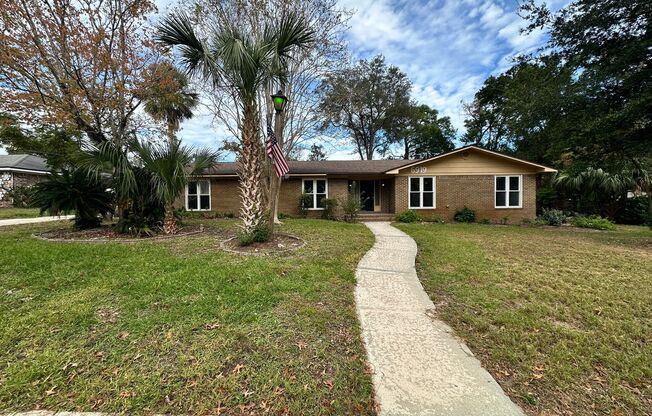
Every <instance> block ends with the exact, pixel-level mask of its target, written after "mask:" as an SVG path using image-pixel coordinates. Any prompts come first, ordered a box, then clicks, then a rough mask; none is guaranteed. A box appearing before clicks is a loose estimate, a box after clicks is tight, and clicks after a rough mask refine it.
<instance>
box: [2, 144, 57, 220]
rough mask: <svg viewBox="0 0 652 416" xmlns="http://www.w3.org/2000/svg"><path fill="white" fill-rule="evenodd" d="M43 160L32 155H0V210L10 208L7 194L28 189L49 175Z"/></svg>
mask: <svg viewBox="0 0 652 416" xmlns="http://www.w3.org/2000/svg"><path fill="white" fill-rule="evenodd" d="M49 172H50V171H49V169H48V165H47V162H46V161H45V159H43V158H40V157H38V156H32V155H0V208H8V207H12V206H13V203H14V201H13V200H12V198H11V197H10V196H9V195H8V192H11V191H12V190H14V189H16V188H22V187H29V186H32V185H34V184H35V183H37V182H39V181H40V180H41V179H43V178H44V176H45V175H47V174H48V173H49Z"/></svg>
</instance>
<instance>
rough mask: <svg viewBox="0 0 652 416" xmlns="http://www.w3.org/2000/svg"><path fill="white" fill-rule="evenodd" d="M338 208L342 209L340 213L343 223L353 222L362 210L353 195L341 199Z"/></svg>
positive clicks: (358, 200)
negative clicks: (342, 213) (342, 214)
mask: <svg viewBox="0 0 652 416" xmlns="http://www.w3.org/2000/svg"><path fill="white" fill-rule="evenodd" d="M340 206H341V207H342V211H344V221H347V222H355V221H356V219H357V218H358V214H359V213H360V210H361V209H362V204H361V203H360V198H356V197H355V196H354V195H349V196H348V197H346V198H344V199H341V200H340Z"/></svg>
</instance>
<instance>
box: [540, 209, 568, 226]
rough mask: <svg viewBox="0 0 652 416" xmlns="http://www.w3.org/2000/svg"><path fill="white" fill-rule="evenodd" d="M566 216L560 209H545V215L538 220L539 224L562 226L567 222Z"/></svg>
mask: <svg viewBox="0 0 652 416" xmlns="http://www.w3.org/2000/svg"><path fill="white" fill-rule="evenodd" d="M566 219H567V218H566V214H564V212H563V211H560V210H558V209H546V208H544V209H543V214H541V215H540V216H539V218H538V223H539V224H544V225H554V226H556V227H559V226H561V225H562V224H563V223H565V222H566Z"/></svg>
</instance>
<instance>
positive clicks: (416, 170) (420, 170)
mask: <svg viewBox="0 0 652 416" xmlns="http://www.w3.org/2000/svg"><path fill="white" fill-rule="evenodd" d="M410 172H411V173H426V172H428V168H427V167H425V166H415V167H413V168H410Z"/></svg>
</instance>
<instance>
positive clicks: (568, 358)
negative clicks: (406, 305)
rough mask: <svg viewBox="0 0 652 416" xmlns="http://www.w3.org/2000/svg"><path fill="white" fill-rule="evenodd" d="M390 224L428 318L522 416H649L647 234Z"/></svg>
mask: <svg viewBox="0 0 652 416" xmlns="http://www.w3.org/2000/svg"><path fill="white" fill-rule="evenodd" d="M398 227H399V228H401V229H402V230H404V231H406V232H407V233H409V234H410V235H411V236H413V237H414V238H415V240H416V241H417V244H418V246H419V254H418V257H417V262H418V271H419V276H420V278H421V280H422V282H423V284H424V287H425V289H426V291H427V292H428V293H429V294H430V296H431V298H432V299H433V301H434V303H435V305H436V312H437V314H438V316H439V317H440V318H441V319H442V320H444V321H446V322H447V323H449V324H450V325H451V326H452V327H453V328H454V329H455V331H456V333H457V335H459V336H460V337H462V338H463V339H464V340H465V341H466V343H467V344H468V345H469V347H470V348H471V350H473V351H474V353H475V354H476V355H477V356H478V357H479V359H480V360H481V361H482V363H483V365H484V366H485V368H487V369H488V370H489V371H490V372H491V373H492V374H493V376H494V377H495V378H496V379H497V381H498V382H499V383H500V384H501V385H502V386H503V388H504V389H505V390H506V392H507V393H508V394H509V395H510V396H511V397H512V398H513V399H514V400H515V401H516V402H518V403H519V404H520V405H521V406H523V407H524V409H525V410H526V412H527V413H528V414H531V415H553V414H554V415H558V414H568V415H570V414H573V415H650V414H652V382H651V380H652V232H650V231H649V230H648V229H647V228H644V227H625V226H619V227H618V228H617V230H616V231H611V232H600V231H587V230H579V231H577V230H550V229H541V228H525V227H500V226H485V225H478V224H469V225H467V224H444V225H438V224H401V225H398Z"/></svg>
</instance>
